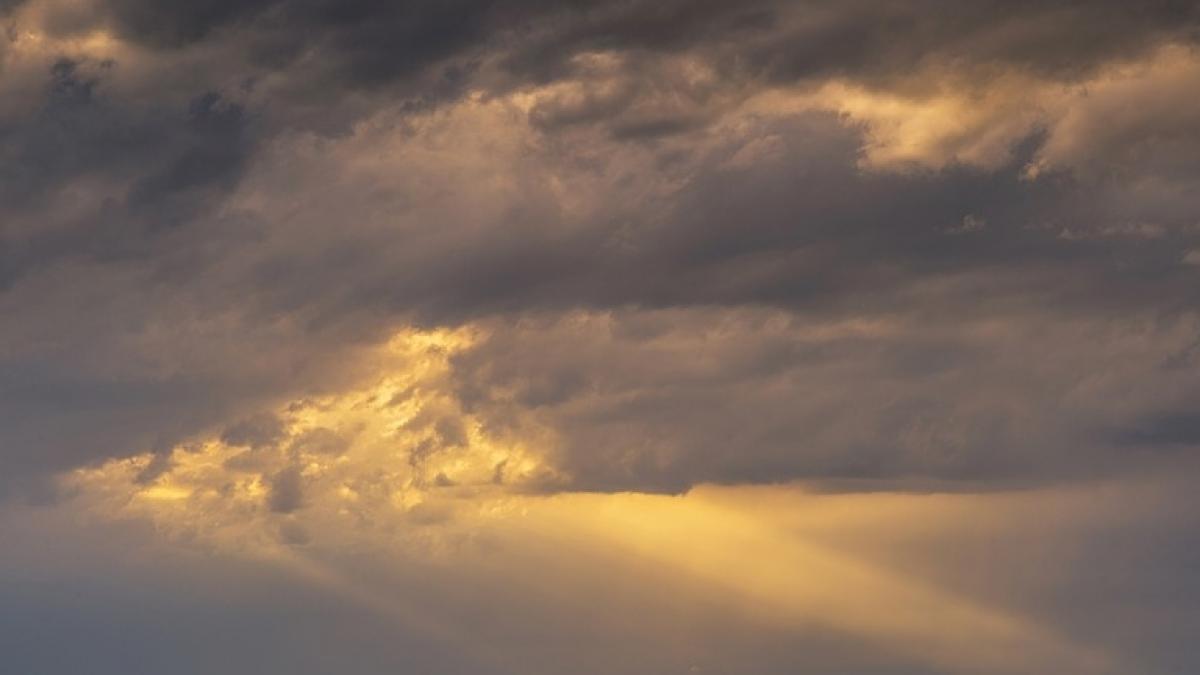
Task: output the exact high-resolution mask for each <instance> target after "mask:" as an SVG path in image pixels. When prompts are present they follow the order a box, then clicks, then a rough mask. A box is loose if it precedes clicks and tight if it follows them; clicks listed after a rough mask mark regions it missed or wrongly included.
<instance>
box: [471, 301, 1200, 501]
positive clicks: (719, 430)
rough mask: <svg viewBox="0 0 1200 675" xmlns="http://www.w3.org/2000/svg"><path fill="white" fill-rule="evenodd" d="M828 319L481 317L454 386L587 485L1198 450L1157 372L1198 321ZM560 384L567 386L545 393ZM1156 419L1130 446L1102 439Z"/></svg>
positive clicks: (935, 475) (1170, 377)
mask: <svg viewBox="0 0 1200 675" xmlns="http://www.w3.org/2000/svg"><path fill="white" fill-rule="evenodd" d="M842 321H843V322H842V323H839V322H837V321H834V322H833V323H824V322H815V323H814V322H812V321H811V319H805V318H803V317H798V316H795V315H789V314H779V313H772V312H767V311H762V310H760V311H757V312H752V311H745V310H744V311H742V312H730V311H728V310H719V309H695V310H687V311H682V310H675V311H666V312H660V313H656V312H649V313H640V312H626V311H619V312H615V313H612V314H602V315H598V316H592V317H590V318H588V319H586V320H580V319H579V318H574V319H568V320H563V321H554V320H545V321H532V320H527V321H526V323H524V324H522V325H521V326H496V327H494V330H493V337H492V338H491V339H490V340H489V341H488V342H487V343H485V344H483V345H481V346H480V347H479V348H478V349H477V350H474V351H471V352H468V353H466V354H464V355H462V356H460V357H459V358H458V359H457V360H456V362H455V367H456V377H457V381H458V383H459V384H458V386H459V391H460V396H461V397H462V399H463V401H464V402H465V404H466V405H467V406H468V409H470V410H474V411H476V412H477V413H479V414H481V415H483V417H484V419H486V420H488V425H489V426H491V427H493V428H495V429H504V430H511V429H514V428H516V429H518V430H519V429H520V428H521V425H525V424H537V425H542V426H546V427H549V428H550V429H553V430H554V431H555V433H556V434H558V435H559V436H560V437H561V438H562V445H561V447H560V448H558V452H557V453H555V454H553V455H552V458H553V461H556V462H558V463H559V465H560V466H561V467H562V468H564V469H565V470H566V472H567V473H568V474H569V475H570V476H572V479H573V480H572V484H571V486H572V487H576V488H583V489H591V490H621V489H629V488H635V489H641V490H653V491H668V492H675V491H684V490H687V489H688V488H690V487H692V486H694V485H696V484H699V483H704V482H733V483H740V482H751V483H762V482H774V481H787V480H796V479H809V480H812V481H814V482H817V483H822V482H826V481H829V482H830V484H836V481H837V480H842V479H860V480H862V481H863V483H862V484H865V485H869V484H871V483H872V482H874V483H875V484H877V485H882V486H893V487H894V486H899V485H903V484H904V483H905V481H906V480H907V479H909V478H912V477H922V478H927V479H934V480H940V481H944V482H946V483H948V484H953V483H955V482H963V483H973V484H975V485H977V486H987V485H1005V484H1008V485H1012V484H1030V483H1039V482H1045V481H1050V482H1055V481H1062V480H1077V479H1080V478H1084V477H1095V476H1098V475H1112V474H1117V475H1119V474H1122V473H1124V472H1126V471H1130V470H1134V471H1140V470H1143V469H1145V468H1146V467H1149V466H1154V465H1155V464H1156V463H1163V462H1169V461H1173V460H1174V458H1175V455H1174V454H1173V453H1166V454H1158V455H1155V454H1154V453H1150V454H1138V455H1130V454H1128V452H1127V451H1126V446H1127V444H1128V443H1130V442H1138V443H1140V444H1143V445H1150V444H1154V443H1156V442H1157V443H1162V442H1168V441H1169V442H1174V443H1179V444H1183V445H1184V446H1185V448H1192V447H1193V446H1195V440H1196V438H1195V435H1194V433H1192V432H1194V429H1193V428H1192V427H1194V426H1195V425H1194V420H1191V419H1189V418H1186V417H1179V416H1178V415H1171V414H1170V413H1169V411H1171V410H1173V409H1174V408H1175V407H1176V406H1179V405H1181V404H1183V403H1184V402H1185V401H1188V400H1190V399H1191V398H1193V397H1194V396H1196V395H1197V394H1200V390H1198V388H1197V380H1196V378H1195V372H1196V367H1197V365H1198V364H1197V363H1195V361H1194V358H1193V359H1190V360H1189V361H1188V362H1186V363H1180V364H1177V366H1176V367H1175V369H1173V370H1172V371H1170V372H1164V371H1163V370H1162V364H1163V363H1164V362H1166V361H1168V360H1171V359H1174V358H1176V357H1178V356H1180V355H1181V354H1185V353H1187V351H1188V347H1189V346H1190V344H1191V337H1190V336H1189V330H1191V329H1192V328H1193V327H1194V322H1189V321H1187V320H1184V321H1182V322H1181V323H1175V324H1169V323H1167V324H1162V325H1156V322H1155V320H1154V319H1153V318H1151V317H1148V316H1145V315H1142V316H1140V317H1136V318H1135V317H1129V318H1128V319H1126V320H1123V321H1106V320H1102V319H1101V320H1096V319H1074V320H1071V319H1066V318H1062V317H1059V318H1056V317H1054V316H1052V315H1048V314H1044V313H1040V312H1036V311H1035V312H1029V311H1021V312H1004V313H999V312H993V313H989V315H987V316H980V317H976V318H975V319H963V318H960V319H950V320H948V321H947V322H946V323H942V322H941V321H933V320H925V321H921V322H919V323H916V324H910V323H909V321H913V319H912V318H905V319H900V320H899V321H900V323H899V324H896V323H894V321H895V320H891V321H889V320H888V319H886V318H883V317H881V319H880V323H879V324H878V325H874V326H873V325H871V324H867V325H862V326H856V324H854V323H853V319H851V318H849V317H847V318H845V319H843V320H842ZM647 327H649V331H648V332H647ZM631 328H632V330H631ZM1099 364H1103V367H1104V368H1105V369H1106V371H1107V372H1105V373H1104V374H1103V375H1101V374H1098V373H1097V372H1096V371H1095V369H1096V368H1097V367H1098V365H1099ZM556 380H557V381H567V382H579V383H580V384H579V385H573V386H572V387H570V388H569V389H565V390H562V389H560V391H559V392H558V393H557V394H556V395H555V396H554V397H547V396H546V395H545V394H543V393H540V392H541V391H542V390H543V389H544V387H545V383H546V382H555V381H556ZM1164 414H1165V415H1166V416H1165V417H1160V418H1158V419H1156V420H1154V421H1152V422H1150V423H1149V425H1150V426H1148V427H1146V431H1144V432H1138V433H1137V434H1135V435H1134V436H1132V437H1130V436H1129V435H1128V434H1118V433H1113V432H1112V431H1111V429H1112V424H1113V422H1114V421H1115V420H1124V421H1125V423H1127V424H1138V425H1140V424H1143V423H1142V422H1141V421H1140V420H1143V419H1146V418H1147V416H1154V415H1160V416H1161V415H1164ZM1189 434H1190V435H1189ZM518 435H519V431H518Z"/></svg>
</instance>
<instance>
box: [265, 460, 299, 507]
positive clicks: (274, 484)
mask: <svg viewBox="0 0 1200 675" xmlns="http://www.w3.org/2000/svg"><path fill="white" fill-rule="evenodd" d="M303 504H304V477H303V476H301V475H300V469H299V468H297V467H289V468H287V469H284V470H283V471H280V472H279V473H277V474H275V476H273V477H272V478H271V491H270V495H269V496H268V497H267V505H268V506H269V507H270V509H271V510H272V511H274V512H275V513H291V512H293V511H295V510H297V509H299V508H300V507H301V506H303Z"/></svg>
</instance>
